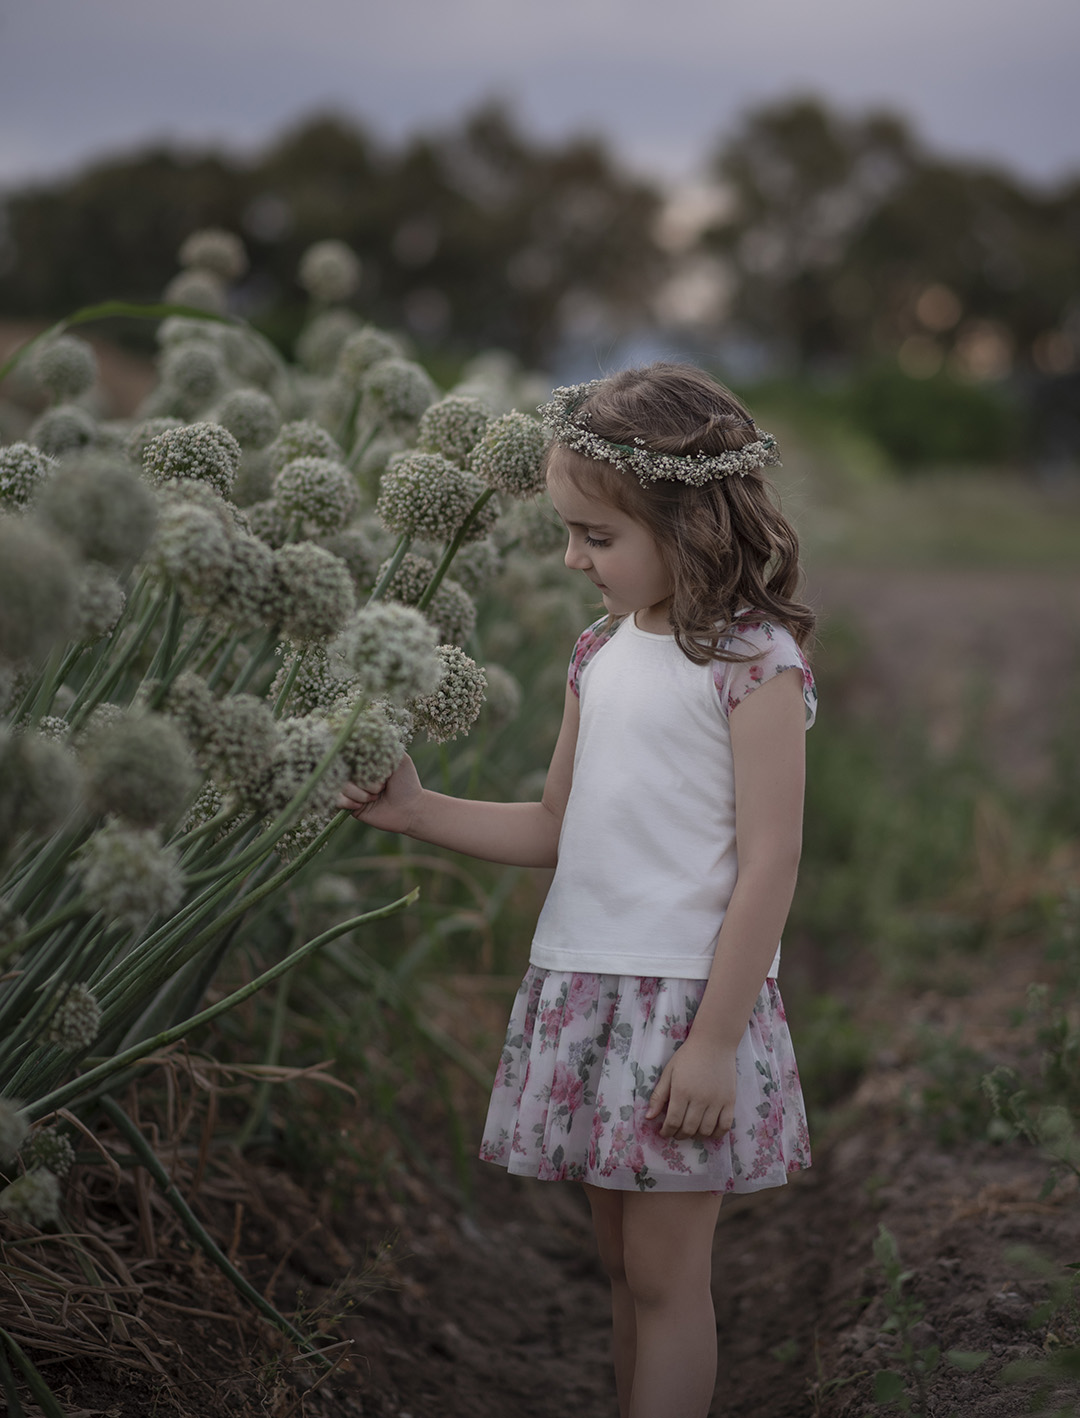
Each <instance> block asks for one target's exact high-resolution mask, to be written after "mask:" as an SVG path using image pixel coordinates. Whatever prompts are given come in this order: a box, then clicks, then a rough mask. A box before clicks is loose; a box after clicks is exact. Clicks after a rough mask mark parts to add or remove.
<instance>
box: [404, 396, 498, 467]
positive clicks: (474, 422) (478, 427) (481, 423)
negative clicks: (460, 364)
mask: <svg viewBox="0 0 1080 1418" xmlns="http://www.w3.org/2000/svg"><path fill="white" fill-rule="evenodd" d="M490 419H491V414H490V411H489V410H488V407H487V405H486V404H485V403H484V402H483V400H482V399H475V398H473V397H471V396H470V395H468V394H448V395H447V396H446V398H445V399H440V400H439V401H438V402H437V403H434V404H432V405H430V407H428V408H427V409H425V410H424V413H423V415H422V416H421V419H420V425H419V427H418V428H417V430H416V444H417V447H418V448H420V449H422V450H423V451H424V452H426V453H441V454H442V456H443V457H444V458H449V460H450V461H451V463H457V464H458V465H459V466H460V467H462V468H463V467H465V464H466V460H467V459H468V456H469V454H470V453H471V452H472V450H473V449H474V448H475V447H476V445H477V443H479V441H480V438H481V435H482V434H483V432H484V429H485V428H486V427H487V426H488V423H489V422H490Z"/></svg>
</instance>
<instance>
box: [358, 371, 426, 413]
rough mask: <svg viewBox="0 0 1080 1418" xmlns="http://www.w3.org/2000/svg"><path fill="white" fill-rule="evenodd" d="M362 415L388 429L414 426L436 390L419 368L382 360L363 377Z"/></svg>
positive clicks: (424, 372)
mask: <svg viewBox="0 0 1080 1418" xmlns="http://www.w3.org/2000/svg"><path fill="white" fill-rule="evenodd" d="M361 388H362V390H363V403H362V409H361V412H362V415H363V417H364V419H365V420H366V421H367V422H369V423H379V422H382V423H388V424H389V425H390V426H391V428H400V427H401V426H403V425H412V424H414V423H416V421H417V419H419V417H420V415H421V414H422V413H423V412H424V410H425V409H426V408H428V407H429V405H431V404H433V403H434V402H435V399H436V398H437V396H438V390H437V389H436V387H435V382H434V380H433V379H432V378H431V375H430V374H428V372H427V370H426V369H424V368H423V366H422V365H419V364H416V363H414V362H413V361H412V360H409V359H384V360H382V361H381V362H380V363H379V364H374V365H372V366H371V368H370V369H369V370H368V371H367V373H366V374H365V375H364V377H363V380H362V384H361Z"/></svg>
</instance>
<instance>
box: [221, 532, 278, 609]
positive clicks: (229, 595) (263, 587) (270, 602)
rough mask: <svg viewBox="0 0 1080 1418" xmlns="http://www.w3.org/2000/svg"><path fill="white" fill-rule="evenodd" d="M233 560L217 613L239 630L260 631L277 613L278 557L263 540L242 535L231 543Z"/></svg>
mask: <svg viewBox="0 0 1080 1418" xmlns="http://www.w3.org/2000/svg"><path fill="white" fill-rule="evenodd" d="M230 551H231V560H230V562H229V569H228V571H227V572H226V575H225V584H224V587H223V588H222V592H221V599H220V600H219V601H218V603H217V606H216V610H217V614H218V616H219V617H220V619H221V620H223V621H224V622H225V624H226V625H229V626H232V627H233V629H235V630H240V631H248V630H258V629H260V628H263V627H265V626H266V625H268V624H269V622H270V620H271V618H272V616H273V613H274V553H273V550H272V549H271V547H270V546H268V545H267V543H266V542H264V541H262V540H261V539H260V538H259V537H252V536H246V535H244V534H243V533H240V534H238V535H236V536H234V537H233V538H232V539H231V542H230Z"/></svg>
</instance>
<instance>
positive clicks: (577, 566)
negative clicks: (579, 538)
mask: <svg viewBox="0 0 1080 1418" xmlns="http://www.w3.org/2000/svg"><path fill="white" fill-rule="evenodd" d="M563 565H564V566H565V567H566V569H567V570H568V571H584V570H585V568H586V567H587V566H591V565H592V562H591V561H590V559H589V553H588V551H587V549H586V548H585V547H583V546H582V545H581V544H580V543H575V541H574V538H573V537H571V538H570V540H569V541H568V542H567V544H566V555H565V556H564V557H563Z"/></svg>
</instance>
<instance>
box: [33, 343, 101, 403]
mask: <svg viewBox="0 0 1080 1418" xmlns="http://www.w3.org/2000/svg"><path fill="white" fill-rule="evenodd" d="M30 368H31V370H32V371H33V374H34V377H35V379H36V380H37V381H38V383H39V384H41V385H43V386H44V387H45V388H46V389H48V391H49V393H50V394H51V395H52V396H53V398H54V399H57V400H59V401H64V400H67V399H77V398H78V397H79V395H80V394H85V393H86V391H87V390H88V389H89V388H90V387H91V385H92V384H93V382H94V380H95V379H96V378H97V359H96V357H95V355H94V351H93V350H92V349H91V347H90V346H89V345H88V344H87V343H86V341H85V340H80V339H78V338H77V337H76V336H75V335H57V336H55V337H54V338H53V339H51V340H44V341H42V343H40V344H39V345H38V346H37V347H36V348H35V350H34V354H33V357H32V359H31V361H30Z"/></svg>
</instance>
